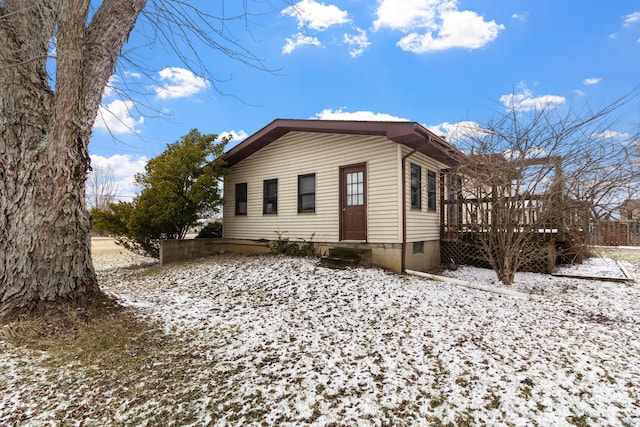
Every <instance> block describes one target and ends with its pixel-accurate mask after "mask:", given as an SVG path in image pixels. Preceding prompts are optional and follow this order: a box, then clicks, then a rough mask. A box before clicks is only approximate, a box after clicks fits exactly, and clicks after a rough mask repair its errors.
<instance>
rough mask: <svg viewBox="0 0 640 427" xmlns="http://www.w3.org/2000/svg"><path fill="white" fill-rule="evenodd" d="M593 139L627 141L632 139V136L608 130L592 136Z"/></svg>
mask: <svg viewBox="0 0 640 427" xmlns="http://www.w3.org/2000/svg"><path fill="white" fill-rule="evenodd" d="M591 137H592V138H595V139H627V138H630V137H631V135H630V134H628V133H626V132H618V131H615V130H611V129H608V130H605V131H604V132H600V133H594V134H593V135H591Z"/></svg>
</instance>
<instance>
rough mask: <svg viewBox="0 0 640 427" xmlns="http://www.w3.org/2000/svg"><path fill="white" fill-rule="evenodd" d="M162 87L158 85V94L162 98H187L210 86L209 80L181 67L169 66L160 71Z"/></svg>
mask: <svg viewBox="0 0 640 427" xmlns="http://www.w3.org/2000/svg"><path fill="white" fill-rule="evenodd" d="M158 74H159V75H160V80H163V81H165V83H164V85H163V86H162V87H156V96H157V97H158V98H160V99H169V98H186V97H188V96H191V95H195V94H196V93H198V92H202V91H203V90H205V89H207V88H208V87H209V82H208V81H206V80H205V79H203V78H202V77H198V76H196V75H195V74H193V73H192V72H191V71H189V70H186V69H184V68H179V67H167V68H164V69H162V70H160V71H159V72H158Z"/></svg>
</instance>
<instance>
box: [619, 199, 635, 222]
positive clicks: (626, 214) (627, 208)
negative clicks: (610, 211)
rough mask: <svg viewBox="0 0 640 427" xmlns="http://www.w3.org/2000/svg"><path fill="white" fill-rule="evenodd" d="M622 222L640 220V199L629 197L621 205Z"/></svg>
mask: <svg viewBox="0 0 640 427" xmlns="http://www.w3.org/2000/svg"><path fill="white" fill-rule="evenodd" d="M619 210H620V222H622V223H631V222H640V199H627V200H625V201H624V202H623V203H622V204H621V205H620V207H619Z"/></svg>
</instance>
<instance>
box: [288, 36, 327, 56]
mask: <svg viewBox="0 0 640 427" xmlns="http://www.w3.org/2000/svg"><path fill="white" fill-rule="evenodd" d="M286 41H287V43H286V44H285V45H284V46H282V53H283V54H284V55H286V54H289V53H291V52H293V51H294V50H295V49H297V48H299V47H303V46H316V47H320V46H322V43H320V41H319V40H318V38H317V37H311V36H305V35H304V34H302V33H297V34H294V35H293V38H287V39H286Z"/></svg>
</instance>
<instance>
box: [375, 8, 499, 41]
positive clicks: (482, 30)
mask: <svg viewBox="0 0 640 427" xmlns="http://www.w3.org/2000/svg"><path fill="white" fill-rule="evenodd" d="M376 14H377V19H376V20H375V21H374V23H373V28H374V30H379V29H381V28H389V29H392V30H399V31H402V32H404V33H407V35H406V36H405V37H403V38H402V39H400V41H399V42H398V46H399V47H400V48H401V49H403V50H406V51H409V52H414V53H425V52H430V51H440V50H446V49H451V48H456V47H457V48H466V49H478V48H481V47H483V46H484V45H486V44H487V43H489V42H491V41H493V40H495V39H496V37H498V33H499V32H500V31H501V30H503V29H504V28H505V27H504V25H502V24H496V22H495V21H489V22H487V21H485V20H484V18H483V17H482V16H480V15H478V14H477V13H476V12H473V11H470V10H464V11H460V10H458V9H457V0H426V1H425V0H380V3H379V5H378V9H377V11H376Z"/></svg>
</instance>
